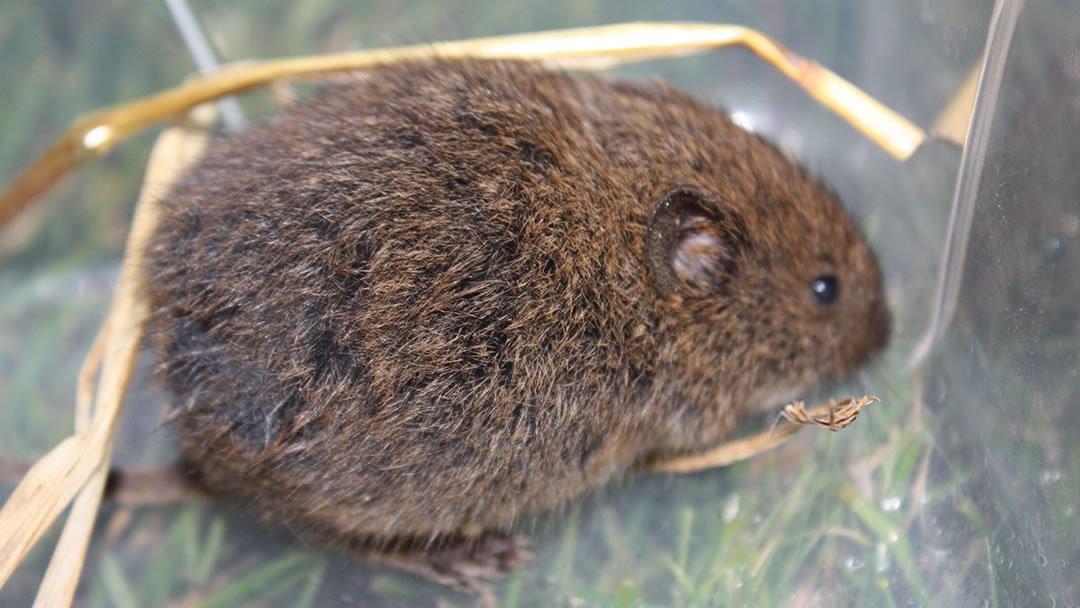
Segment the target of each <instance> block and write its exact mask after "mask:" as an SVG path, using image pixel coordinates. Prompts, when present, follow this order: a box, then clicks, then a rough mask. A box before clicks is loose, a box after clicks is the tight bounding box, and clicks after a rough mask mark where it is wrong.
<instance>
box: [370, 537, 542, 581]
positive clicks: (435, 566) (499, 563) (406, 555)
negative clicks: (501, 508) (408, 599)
mask: <svg viewBox="0 0 1080 608" xmlns="http://www.w3.org/2000/svg"><path fill="white" fill-rule="evenodd" d="M529 546H530V542H529V538H528V537H527V536H520V535H514V534H506V533H503V532H483V533H481V534H480V535H479V536H476V537H471V538H466V537H457V538H452V539H444V540H443V543H442V544H441V545H439V546H437V547H435V548H425V549H412V550H410V549H398V550H396V551H392V552H372V553H369V554H368V556H367V557H368V559H369V560H371V561H373V562H377V563H380V564H385V565H388V566H393V567H395V568H401V569H402V570H407V571H409V572H412V573H413V574H417V575H419V576H422V577H424V578H426V579H428V580H431V581H434V582H436V583H439V584H442V585H446V586H448V587H453V588H455V589H460V590H462V591H469V592H472V593H481V594H485V595H490V593H491V587H490V583H491V582H493V581H495V580H497V579H499V578H502V577H504V576H506V575H507V574H510V573H511V572H513V570H514V568H516V567H518V566H519V565H521V564H523V563H525V562H527V561H529V559H531V558H532V556H533V553H532V551H531V550H530V548H529Z"/></svg>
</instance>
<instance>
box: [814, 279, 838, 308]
mask: <svg viewBox="0 0 1080 608" xmlns="http://www.w3.org/2000/svg"><path fill="white" fill-rule="evenodd" d="M810 291H812V292H814V297H815V298H817V300H818V302H821V303H822V304H832V303H833V302H834V301H835V300H836V296H838V295H840V283H839V282H838V281H837V280H836V275H831V274H823V275H821V276H820V277H818V278H816V279H814V280H813V281H811V282H810Z"/></svg>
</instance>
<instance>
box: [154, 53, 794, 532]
mask: <svg viewBox="0 0 1080 608" xmlns="http://www.w3.org/2000/svg"><path fill="white" fill-rule="evenodd" d="M755 158H758V159H759V160H754V159H755ZM747 159H749V160H747ZM760 159H764V160H760ZM754 162H760V163H762V164H763V165H765V166H768V170H767V171H765V172H766V173H767V172H775V171H774V169H773V168H772V167H771V165H770V164H773V163H779V162H781V161H780V159H779V155H777V154H776V153H775V151H773V150H772V149H771V148H768V147H767V146H765V144H763V143H761V142H760V141H758V140H757V139H756V138H754V137H753V136H750V135H748V134H746V133H743V132H741V131H739V130H737V129H735V128H734V127H733V126H732V125H731V123H730V122H729V121H728V120H727V118H726V117H725V116H723V115H722V114H721V113H719V112H716V111H713V110H710V109H707V108H704V107H702V106H699V105H697V104H696V103H694V102H692V101H690V100H689V99H688V98H686V97H685V96H684V95H682V94H681V93H678V92H676V91H674V90H672V89H670V88H666V87H662V86H659V85H656V86H649V87H635V86H628V85H607V84H602V83H600V82H597V81H594V80H588V79H577V78H571V77H567V76H562V75H556V74H550V73H547V72H544V71H541V70H539V69H538V68H536V67H532V66H529V65H526V64H520V63H494V62H434V63H420V64H410V65H407V66H397V67H388V68H382V69H378V70H374V71H372V72H369V73H366V74H365V75H362V76H359V77H358V79H357V81H356V83H355V84H352V85H349V86H346V87H342V88H334V89H331V90H329V91H327V92H325V93H324V94H322V95H321V96H320V97H319V98H318V99H317V100H316V101H314V102H312V103H310V104H307V105H304V106H301V107H298V108H294V109H292V110H289V111H287V112H286V113H285V114H284V115H283V116H282V117H280V118H279V119H277V120H275V121H273V122H271V123H270V124H269V125H267V126H265V127H262V128H258V129H255V130H253V131H251V132H249V133H247V134H244V135H241V136H239V137H236V138H233V139H230V140H228V141H225V142H223V143H221V144H219V145H218V146H217V147H216V148H214V149H213V150H212V151H211V152H210V153H209V154H208V156H207V157H206V158H205V159H204V160H203V161H202V162H201V163H200V165H199V166H198V167H197V168H196V169H195V170H194V171H192V172H191V174H189V175H188V176H187V177H186V178H185V179H184V180H183V181H182V182H181V183H180V184H178V185H177V186H176V188H175V189H174V191H173V192H172V194H171V195H170V196H169V198H168V199H167V200H165V201H164V203H163V213H164V216H163V220H162V223H161V227H160V229H159V232H158V235H157V237H156V238H155V241H154V242H155V244H154V246H153V247H152V249H151V251H150V252H149V263H150V269H151V273H152V279H151V284H152V291H153V293H152V298H153V304H154V307H155V318H154V327H153V329H152V331H153V332H154V335H155V340H156V349H157V353H158V356H159V360H160V362H161V363H160V369H161V372H162V374H163V376H164V378H165V379H166V382H167V385H168V387H169V388H170V389H171V390H172V391H173V392H174V393H175V394H176V395H177V402H176V407H177V408H178V411H179V414H180V420H181V425H182V429H183V433H184V434H185V436H186V438H185V451H186V455H187V458H188V459H189V461H190V462H191V463H192V464H193V466H194V467H195V468H196V469H197V472H198V474H199V475H200V476H201V477H202V478H203V479H204V481H205V482H206V483H207V484H208V485H209V486H210V487H211V488H214V489H217V490H220V491H226V492H232V493H238V494H242V495H245V496H248V497H250V498H252V499H254V501H255V502H257V503H258V504H260V505H262V506H265V507H267V508H269V509H270V510H272V511H276V512H279V513H282V514H284V515H286V516H289V517H292V518H294V519H298V520H300V521H301V522H302V523H304V524H305V525H307V526H310V527H312V528H323V529H327V530H331V531H336V532H354V533H356V534H359V535H372V536H380V537H383V536H391V535H393V536H398V535H431V534H435V533H443V532H446V533H449V532H460V531H462V530H466V529H473V527H477V526H483V527H489V526H505V525H508V524H509V523H511V521H512V520H513V519H515V518H516V517H518V516H519V515H521V514H522V513H525V512H529V511H532V510H535V509H540V508H545V507H550V506H552V505H555V504H558V503H559V502H562V501H564V500H566V499H567V498H570V497H572V496H574V495H576V494H579V493H580V492H581V491H582V490H583V489H585V488H587V487H589V486H591V485H595V484H596V483H599V482H601V481H603V480H604V479H606V478H607V477H609V476H610V475H611V474H613V473H615V472H618V471H619V470H621V469H624V468H626V467H627V466H628V465H629V464H630V463H631V462H632V461H633V460H634V459H636V458H638V457H639V456H640V455H641V454H643V453H644V451H646V450H648V449H651V448H654V447H656V446H655V445H654V442H653V438H654V434H655V433H656V432H657V429H656V426H657V418H658V417H659V416H661V414H660V413H658V411H657V407H658V405H661V404H658V403H657V402H656V399H655V396H656V394H657V389H656V384H657V382H658V380H657V370H658V365H659V361H660V360H661V359H662V358H663V357H662V355H663V353H661V350H662V349H663V348H665V346H664V343H663V332H664V330H663V327H662V326H663V325H664V322H663V320H662V319H661V318H660V316H661V308H660V304H659V303H658V302H659V298H660V295H659V294H658V293H657V292H656V289H655V288H654V286H653V283H652V281H651V279H650V277H649V275H648V272H647V270H646V266H645V263H644V259H643V256H644V254H643V251H644V248H645V235H646V230H647V224H648V220H649V215H650V213H651V212H652V210H653V204H654V202H655V200H656V199H657V198H658V197H660V196H661V195H662V194H663V192H664V191H665V190H667V189H669V188H670V187H671V186H672V185H677V184H684V183H694V182H695V181H700V176H701V173H702V172H703V171H705V169H703V164H710V165H711V166H713V167H715V166H717V165H718V164H719V165H721V166H722V165H724V163H731V164H732V165H733V166H734V165H735V164H739V166H744V165H745V164H746V163H751V164H753V163H754ZM740 163H741V164H740ZM785 170H786V169H785ZM739 179H744V178H740V177H738V176H736V177H734V178H733V180H735V182H736V185H734V186H728V185H725V186H724V187H725V188H733V189H734V190H733V191H738V189H739V188H743V189H754V188H758V189H760V186H757V185H754V184H750V185H746V186H745V187H743V186H739V185H738V180H739ZM725 331H727V330H725ZM720 381H721V382H723V381H725V379H724V378H720ZM665 382H666V381H665ZM665 390H667V389H665ZM669 393H670V395H673V396H674V395H678V391H677V390H676V389H671V390H670V391H669ZM680 398H682V397H680ZM718 407H719V410H720V411H718V413H717V414H716V416H717V420H718V421H719V422H716V423H715V424H716V425H719V426H718V427H716V428H728V427H730V424H731V423H732V421H733V417H734V413H733V412H730V411H724V409H725V407H727V406H725V405H724V404H723V403H721V404H720V405H719V406H718ZM710 428H712V427H710Z"/></svg>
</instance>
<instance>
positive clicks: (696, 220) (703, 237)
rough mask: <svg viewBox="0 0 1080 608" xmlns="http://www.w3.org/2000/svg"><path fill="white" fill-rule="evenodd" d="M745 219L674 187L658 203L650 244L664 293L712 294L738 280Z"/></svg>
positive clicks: (647, 250)
mask: <svg viewBox="0 0 1080 608" xmlns="http://www.w3.org/2000/svg"><path fill="white" fill-rule="evenodd" d="M745 238H746V230H745V227H744V226H743V225H742V222H741V221H739V218H737V217H735V216H734V215H733V214H731V213H730V212H728V211H727V210H725V209H723V208H722V207H721V206H719V205H717V204H716V203H715V201H714V200H712V199H710V198H708V195H706V194H705V193H704V192H702V191H701V190H698V189H696V188H692V187H688V186H680V187H678V188H674V189H673V190H671V191H670V192H668V193H667V194H665V195H664V196H663V197H662V198H661V199H660V201H659V202H658V203H657V204H656V208H655V209H654V210H653V214H652V218H651V219H650V220H649V231H648V234H647V235H646V241H645V257H646V259H647V260H648V264H649V269H650V270H651V271H652V275H653V280H654V281H656V286H657V287H659V288H660V290H661V291H664V292H681V293H684V294H686V295H708V294H712V293H718V292H720V291H722V290H723V289H724V288H725V287H726V286H727V284H728V282H729V281H730V280H731V279H732V278H733V277H734V273H735V256H736V253H738V251H739V249H740V248H741V247H742V246H743V245H745Z"/></svg>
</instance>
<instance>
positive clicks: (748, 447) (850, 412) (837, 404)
mask: <svg viewBox="0 0 1080 608" xmlns="http://www.w3.org/2000/svg"><path fill="white" fill-rule="evenodd" d="M875 401H880V400H879V399H878V398H877V397H870V396H863V397H862V398H861V399H855V398H854V397H848V398H847V399H842V400H840V401H833V402H831V403H826V404H825V405H820V406H818V407H815V408H814V409H812V410H807V409H806V405H805V404H804V403H803V402H802V401H797V402H795V403H792V404H791V405H788V406H786V407H785V408H784V409H783V411H782V412H781V415H782V416H783V417H784V418H786V419H787V420H789V421H790V422H792V423H793V424H785V425H781V426H777V427H775V428H773V429H770V430H768V431H764V432H762V433H758V434H757V435H753V436H751V437H747V438H745V439H736V440H734V441H727V442H724V443H722V444H720V445H718V446H716V447H715V448H712V449H711V450H707V451H705V452H701V453H698V454H690V455H687V456H678V457H675V458H669V459H665V460H659V461H650V462H646V463H645V464H644V465H642V466H641V467H640V468H641V469H643V470H646V471H659V472H668V473H693V472H696V471H703V470H706V469H714V468H718V467H723V466H727V465H729V464H732V463H735V462H739V461H740V460H746V459H748V458H751V457H753V456H757V455H758V454H760V453H762V452H765V451H767V450H771V449H772V448H774V447H776V446H778V445H780V444H781V443H784V442H785V441H787V440H788V439H789V438H790V437H791V436H792V435H794V434H795V433H796V432H797V431H798V430H799V429H800V428H801V427H802V425H807V424H816V425H818V426H822V427H825V428H827V429H829V430H830V431H839V430H840V429H843V428H845V427H847V426H848V425H850V424H851V423H852V422H855V418H857V417H858V415H859V411H860V410H862V408H864V407H866V406H867V405H869V404H871V403H873V402H875Z"/></svg>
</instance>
